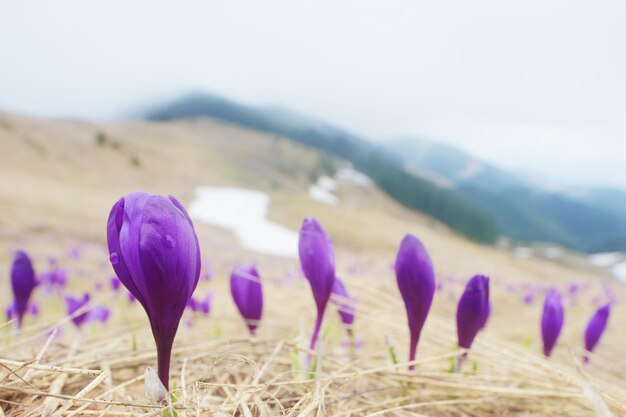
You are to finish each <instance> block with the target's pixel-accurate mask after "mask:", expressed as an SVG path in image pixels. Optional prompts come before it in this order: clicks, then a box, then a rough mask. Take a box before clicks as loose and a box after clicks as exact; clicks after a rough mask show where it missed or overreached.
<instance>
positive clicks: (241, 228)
mask: <svg viewBox="0 0 626 417" xmlns="http://www.w3.org/2000/svg"><path fill="white" fill-rule="evenodd" d="M269 203H270V198H269V196H268V195H267V194H266V193H263V192H260V191H254V190H248V189H245V188H233V187H197V188H196V190H195V198H194V199H193V200H192V201H191V204H190V205H189V216H190V217H191V218H192V219H194V220H198V221H200V222H202V223H206V224H210V225H214V226H219V227H223V228H224V229H227V230H230V231H232V232H233V233H234V234H235V236H236V237H237V240H239V243H240V244H241V246H242V247H244V248H245V249H248V250H251V251H253V252H258V253H262V254H266V255H272V256H281V257H286V258H295V257H296V256H297V252H298V233H297V232H295V231H293V230H291V229H288V228H287V227H285V226H282V225H280V224H277V223H272V222H271V221H269V220H268V219H267V212H268V208H269Z"/></svg>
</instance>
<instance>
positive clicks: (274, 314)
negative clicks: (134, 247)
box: [0, 115, 626, 417]
mask: <svg viewBox="0 0 626 417" xmlns="http://www.w3.org/2000/svg"><path fill="white" fill-rule="evenodd" d="M0 119H2V120H0V121H2V123H0V175H2V178H3V179H5V178H7V179H8V181H2V182H1V183H0V203H2V204H0V264H2V265H5V266H6V265H8V262H9V259H10V254H11V250H13V249H15V248H17V247H23V248H25V249H27V250H28V251H29V253H31V254H32V255H33V258H34V260H35V264H36V268H37V269H38V270H39V271H42V270H44V269H45V268H46V259H47V257H48V256H55V257H57V258H58V259H59V261H60V263H61V265H62V266H64V267H66V268H67V269H68V270H69V272H70V279H71V281H70V285H69V288H68V292H70V293H76V292H79V291H83V290H90V291H93V287H94V284H95V283H96V282H102V283H105V284H106V282H107V280H108V278H109V276H110V275H111V270H110V268H109V266H108V265H107V263H106V261H107V252H106V249H105V246H104V224H105V220H106V216H107V214H108V210H109V208H110V206H111V204H112V202H113V201H115V200H116V199H117V198H119V196H120V195H122V194H124V193H126V192H128V191H130V190H132V189H136V188H143V189H146V190H148V191H151V192H159V193H172V194H175V195H177V196H179V197H181V199H182V200H183V201H189V199H190V197H191V194H192V192H193V187H194V186H195V185H205V184H208V185H210V184H230V185H244V186H251V187H257V188H261V189H264V190H266V191H268V192H269V193H270V194H271V196H272V198H273V200H272V201H273V203H272V207H271V213H270V216H271V217H272V219H274V220H276V221H280V222H281V223H283V224H285V225H288V226H290V227H293V228H296V227H297V226H298V224H299V222H300V219H301V218H302V217H304V216H309V215H315V216H316V217H318V218H320V219H321V221H322V223H323V224H324V225H325V226H326V227H327V229H328V230H329V232H330V233H331V235H332V236H333V238H334V239H335V242H336V244H337V251H338V253H337V260H338V273H339V274H340V275H341V276H342V277H343V278H344V281H345V282H346V285H347V286H348V288H349V290H350V291H351V292H352V293H353V294H354V296H355V297H356V298H357V300H358V306H357V320H356V327H355V332H356V337H357V340H358V341H359V342H360V344H362V346H360V347H359V348H358V349H356V352H352V351H351V350H350V349H348V348H346V347H343V346H342V341H343V339H344V334H343V329H342V328H341V327H340V325H339V323H338V319H337V317H336V316H337V314H336V312H335V311H334V310H333V308H332V307H329V311H328V313H327V318H326V320H325V323H326V324H325V329H324V331H323V333H324V337H323V341H322V343H321V344H320V347H319V349H318V351H317V352H311V353H312V354H314V355H316V357H317V363H318V366H317V372H315V373H312V374H308V373H305V372H304V371H303V366H302V363H303V357H304V356H305V355H306V354H307V353H308V352H307V350H306V349H305V348H304V346H307V340H306V339H307V336H306V332H308V331H310V329H311V327H312V324H313V318H314V317H313V302H312V299H311V296H310V290H309V288H308V286H307V283H306V282H305V281H303V280H302V279H300V278H298V277H293V275H294V273H295V272H296V271H297V269H298V264H297V261H295V260H288V259H274V258H270V257H265V256H259V255H256V254H252V253H248V252H245V251H242V250H241V249H240V248H239V247H238V245H237V243H236V241H235V240H234V238H233V236H231V235H230V234H229V233H227V232H225V231H223V230H220V229H217V228H212V227H208V226H203V225H197V229H198V233H199V238H200V243H201V248H202V253H203V258H204V259H205V260H206V259H207V258H208V259H210V261H211V268H212V269H213V271H214V273H215V278H214V280H212V281H210V282H202V283H201V284H200V287H199V289H198V293H199V294H200V295H203V294H204V293H205V291H207V290H208V289H209V288H210V289H212V290H214V291H215V292H216V296H215V302H214V305H213V310H212V312H211V314H210V316H209V317H202V316H195V317H193V316H190V315H186V316H185V318H184V319H183V323H181V327H180V329H179V333H178V337H177V340H176V344H175V349H174V358H173V360H172V380H171V384H170V385H171V386H175V388H174V390H173V392H174V394H175V396H176V398H177V401H176V403H175V404H174V405H173V407H174V408H175V409H176V411H177V413H178V415H179V416H182V415H188V416H195V415H216V416H220V415H226V416H230V415H242V416H245V417H249V416H269V415H271V416H274V415H288V416H312V415H338V416H364V415H389V416H393V415H396V416H405V415H417V416H419V415H428V416H516V415H519V416H545V415H563V416H590V415H599V416H606V415H626V383H625V382H624V381H625V379H626V355H625V353H626V350H625V349H624V347H623V331H622V329H623V328H625V327H626V314H625V311H624V307H623V305H622V304H617V305H616V306H615V308H614V310H613V313H612V316H611V319H610V322H609V328H608V330H607V333H606V334H605V336H604V337H603V339H602V341H601V344H600V346H599V347H598V350H597V352H596V354H595V355H594V356H593V357H592V361H591V363H590V365H589V366H588V367H585V368H583V367H581V365H580V362H579V358H580V357H581V353H582V352H581V348H580V344H581V342H580V340H581V333H582V331H583V329H584V324H585V322H586V319H587V318H588V316H589V314H590V313H591V312H592V310H593V307H592V303H591V300H592V299H593V298H596V297H598V296H601V295H602V291H603V288H602V287H603V285H611V286H612V287H613V291H614V292H615V293H616V295H617V296H618V298H621V299H623V296H624V295H625V291H624V289H623V287H621V286H618V285H615V284H614V283H611V282H610V281H608V280H607V279H606V277H603V276H601V275H599V274H598V273H597V272H596V271H592V270H588V269H581V268H573V267H572V266H571V264H557V263H553V262H547V261H542V260H533V259H531V260H522V259H516V258H514V257H513V256H511V255H510V254H509V253H507V252H506V251H503V250H498V249H495V248H487V247H483V246H480V245H475V244H472V243H468V242H467V241H465V240H463V239H460V238H458V237H457V236H454V235H453V234H452V233H450V232H449V231H448V230H446V229H445V227H443V226H441V225H438V224H435V223H433V222H431V221H429V220H428V219H426V218H424V217H423V216H419V215H416V214H413V213H410V212H407V211H406V210H404V209H403V208H401V207H398V206H397V205H395V204H394V203H393V202H391V201H389V199H387V198H386V197H385V196H384V195H383V194H382V193H380V192H379V191H378V190H376V189H369V190H364V189H358V188H356V187H343V188H341V189H340V194H341V195H340V197H341V201H342V203H341V204H340V206H338V207H328V206H323V205H319V204H316V203H312V202H311V201H310V200H308V198H307V197H306V195H305V193H303V192H302V191H301V188H302V186H303V184H305V183H306V178H305V175H300V174H297V173H302V172H305V171H306V168H307V167H308V166H311V164H313V163H314V161H315V155H314V154H313V153H312V152H311V151H308V150H303V149H301V148H298V147H294V146H292V145H290V144H286V143H284V142H276V141H275V140H274V139H271V138H267V137H263V136H261V135H257V134H254V133H250V132H246V131H242V130H239V129H235V128H232V127H226V126H223V125H220V124H218V123H213V122H201V123H180V124H176V123H173V124H165V125H152V124H140V123H138V124H122V125H107V126H100V127H97V126H94V125H91V124H86V123H75V122H57V121H39V120H33V119H25V118H20V117H16V116H8V115H5V116H4V117H1V118H0ZM98 129H103V130H104V131H105V132H106V133H107V137H108V138H109V139H110V140H114V141H118V142H119V145H118V147H117V148H112V147H105V148H101V147H99V146H97V145H96V144H95V142H94V137H95V136H94V135H95V132H97V130H98ZM235 139H236V140H235ZM156 145H158V146H156ZM277 147H278V148H279V149H280V151H279V152H278V153H279V154H280V156H279V157H276V154H277V150H276V149H277ZM129 154H133V155H135V154H136V155H138V157H139V160H140V161H141V165H140V166H139V167H136V166H133V165H132V164H130V163H129V159H128V155H129ZM294 160H295V161H298V164H294V162H293V161H294ZM294 172H295V173H296V174H294ZM364 205H365V207H367V209H366V210H364V209H363V208H364ZM406 232H412V233H415V234H417V235H419V236H420V237H421V238H422V239H423V240H424V241H425V243H426V245H427V247H428V248H429V250H430V251H431V254H432V256H433V259H434V262H435V265H436V269H437V272H438V278H439V279H440V281H441V282H444V283H445V285H444V287H443V288H442V289H441V291H439V292H438V293H437V295H436V298H435V303H434V305H433V309H432V312H431V315H430V317H429V319H428V321H427V323H426V326H425V329H424V333H423V335H422V340H421V342H420V346H419V349H418V358H417V361H416V365H417V366H416V370H415V371H414V372H408V371H407V370H406V368H407V363H404V362H403V358H406V356H407V354H406V351H407V346H406V345H407V343H408V334H407V329H406V324H405V317H404V311H403V305H402V302H401V299H400V297H399V294H398V292H397V289H396V287H395V282H394V279H393V274H392V271H391V270H390V268H389V264H391V262H392V261H393V258H394V251H395V248H396V245H397V244H398V242H399V241H400V239H401V237H402V235H403V234H404V233H406ZM75 245H80V246H81V248H82V252H83V253H82V257H81V259H79V260H72V259H70V258H69V257H68V256H67V253H68V250H69V249H70V248H71V247H73V246H75ZM239 262H255V263H257V265H258V266H259V269H260V271H261V274H262V277H263V282H264V288H265V295H266V309H265V312H264V318H263V323H262V325H261V328H260V333H259V337H258V338H257V339H250V338H248V337H247V336H246V331H245V326H244V325H243V322H242V321H241V320H240V318H239V317H238V316H237V312H236V310H235V309H234V307H233V305H232V304H233V303H232V302H231V299H230V294H229V293H228V286H227V277H228V273H229V272H230V269H231V268H232V266H233V265H234V264H236V263H239ZM354 265H358V266H359V267H360V268H359V271H358V272H357V273H355V272H350V271H351V268H352V267H353V266H354ZM206 266H208V264H207V265H206ZM6 270H7V268H6V267H2V268H1V271H2V272H0V285H2V288H5V289H6V288H7V286H8V283H7V281H6V276H7V274H6ZM478 272H481V273H486V274H488V275H490V276H491V277H492V283H493V287H492V297H493V298H492V299H493V303H494V314H493V317H492V319H491V321H490V322H489V325H488V328H487V330H486V331H485V332H484V333H482V334H480V335H479V337H478V339H477V341H476V342H475V345H474V346H473V348H472V350H471V352H470V353H469V360H468V362H467V363H466V364H465V367H464V369H463V372H462V373H460V374H456V373H452V372H450V367H451V363H453V361H454V359H455V358H456V356H457V355H458V354H459V352H458V351H457V350H456V348H455V328H454V323H453V321H452V318H453V317H454V310H455V302H456V300H457V299H458V296H459V295H460V291H461V289H462V282H463V281H464V280H466V279H467V278H468V277H469V276H470V275H471V274H473V273H478ZM290 277H291V278H290ZM448 277H453V278H455V280H449V279H448ZM574 281H575V282H579V283H582V282H588V283H590V285H591V287H590V288H589V289H588V290H587V291H586V292H584V293H583V294H581V295H580V296H579V297H578V299H577V300H574V299H573V298H567V303H568V304H567V305H568V308H567V312H566V314H567V316H566V325H565V326H566V327H565V330H564V332H563V335H562V337H561V339H560V342H559V345H558V346H557V348H556V351H555V356H554V357H553V358H551V359H550V360H547V359H545V358H543V357H542V356H541V355H540V350H541V349H540V341H539V337H538V333H539V330H538V322H539V315H540V311H541V299H539V300H536V301H535V302H534V303H533V304H532V305H525V304H523V303H522V302H521V300H520V298H521V295H522V292H521V291H522V290H521V289H520V288H521V285H522V284H529V285H531V284H532V285H548V284H549V285H557V286H560V287H561V288H565V287H566V286H567V285H568V284H569V283H571V282H574ZM509 286H514V287H515V290H514V291H511V290H510V288H509ZM8 297H9V294H8V291H4V292H3V293H0V304H1V305H3V306H4V305H5V304H6V302H7V301H8ZM94 298H95V300H94V301H95V302H96V303H104V304H106V305H107V306H109V307H111V308H112V310H113V311H112V317H111V320H110V323H108V324H107V325H106V326H102V327H99V326H97V325H94V326H92V327H88V328H85V329H83V330H82V331H77V330H76V329H74V328H73V326H72V324H71V323H70V321H69V319H68V318H67V317H65V314H64V308H63V302H62V300H61V299H60V298H59V297H55V296H50V297H44V295H43V294H42V293H41V292H39V293H38V294H37V295H36V299H37V301H38V302H39V303H40V304H41V307H42V315H41V316H40V317H39V318H38V319H37V320H33V319H28V320H27V323H26V324H27V326H26V328H25V329H24V330H23V332H22V334H21V335H20V336H19V337H17V336H15V335H13V330H12V324H11V323H7V324H3V325H0V335H1V342H2V343H1V345H0V409H1V410H3V413H0V416H1V415H2V414H5V415H7V416H9V415H10V416H21V415H25V416H39V415H43V414H46V413H48V414H50V415H77V416H78V415H127V416H130V415H136V416H139V415H162V414H163V412H164V411H165V410H164V409H163V407H161V406H157V405H150V404H147V401H146V399H145V394H144V384H143V375H144V369H145V367H146V366H155V361H156V358H155V350H154V344H153V341H152V337H151V335H150V332H149V328H148V326H147V321H146V319H145V314H144V312H143V311H142V310H141V308H140V306H139V305H137V304H129V303H128V301H127V300H126V299H125V298H124V297H119V296H118V297H116V296H114V295H113V294H112V293H111V292H110V291H109V290H104V291H101V292H96V293H95V297H94ZM189 319H190V320H191V321H192V325H191V327H189V326H188V325H187V324H186V322H187V320H189ZM53 329H57V331H58V334H57V335H56V336H55V337H52V336H50V332H51V331H52V330H53ZM390 346H391V347H392V348H393V350H394V351H395V352H396V355H397V358H399V363H397V364H396V363H393V362H392V360H391V359H390V353H389V351H390Z"/></svg>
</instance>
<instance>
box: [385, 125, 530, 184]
mask: <svg viewBox="0 0 626 417" xmlns="http://www.w3.org/2000/svg"><path fill="white" fill-rule="evenodd" d="M385 145H386V146H387V148H388V149H390V150H391V151H392V152H393V153H395V154H396V155H397V156H398V158H400V159H401V160H402V162H403V164H404V167H405V168H406V169H407V170H409V171H411V172H414V173H416V174H418V175H424V176H426V177H429V178H433V179H434V180H435V181H437V182H439V183H441V184H444V185H445V186H447V187H449V188H454V187H458V186H460V185H464V186H469V187H475V188H479V189H481V190H488V191H497V190H502V189H508V188H515V187H521V186H525V185H526V184H525V182H524V181H523V180H520V179H519V178H518V177H517V176H515V175H513V174H510V173H508V172H506V171H503V170H501V169H500V168H497V167H495V166H493V165H491V164H488V163H486V162H484V161H482V160H480V159H478V158H475V157H473V156H471V155H469V154H468V153H466V152H464V151H462V150H460V149H458V148H455V147H454V146H450V145H446V144H442V143H438V142H433V141H429V140H425V139H421V138H409V137H403V138H397V139H392V140H389V141H387V142H385Z"/></svg>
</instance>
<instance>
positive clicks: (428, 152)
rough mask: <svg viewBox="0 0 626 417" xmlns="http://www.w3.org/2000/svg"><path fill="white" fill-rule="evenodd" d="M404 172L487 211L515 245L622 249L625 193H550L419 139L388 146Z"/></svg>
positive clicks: (625, 224) (625, 228)
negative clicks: (533, 243) (442, 186)
mask: <svg viewBox="0 0 626 417" xmlns="http://www.w3.org/2000/svg"><path fill="white" fill-rule="evenodd" d="M387 147H388V149H390V152H392V153H394V154H395V156H396V157H398V158H399V159H400V160H401V161H402V163H403V166H404V167H405V169H407V170H409V171H411V172H414V173H416V174H418V175H423V176H424V177H425V178H437V181H438V183H440V184H445V185H446V186H447V187H448V188H450V189H451V190H456V192H457V194H458V195H459V196H461V197H462V198H464V199H465V201H467V202H469V203H471V204H473V205H474V206H475V207H478V208H480V209H481V210H483V211H484V212H486V213H489V214H490V215H492V216H493V218H494V219H495V220H496V222H497V224H498V226H499V229H500V230H501V231H502V233H503V234H505V235H507V236H509V237H511V238H512V239H513V240H516V241H519V242H531V241H549V242H555V243H558V244H561V245H564V246H567V247H570V248H573V249H577V250H581V251H585V252H601V251H609V250H625V249H626V193H625V192H621V191H617V190H611V189H584V190H577V191H576V192H571V193H566V192H548V191H546V190H543V189H541V188H539V187H537V186H535V185H532V184H531V183H530V182H526V181H525V180H524V179H522V178H519V177H517V176H516V175H514V174H511V173H508V172H506V171H504V170H502V169H500V168H497V167H495V166H493V165H491V164H488V163H486V162H484V161H481V160H480V159H477V158H475V157H473V156H471V155H469V154H467V153H465V152H463V151H461V150H459V149H457V148H454V147H452V146H449V145H442V144H438V143H435V142H430V141H426V140H423V139H417V138H410V139H408V138H402V139H396V140H392V141H389V142H388V143H387Z"/></svg>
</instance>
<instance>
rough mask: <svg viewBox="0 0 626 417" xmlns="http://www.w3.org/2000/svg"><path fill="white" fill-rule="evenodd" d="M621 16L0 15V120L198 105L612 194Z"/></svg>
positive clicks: (346, 12)
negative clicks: (422, 145)
mask: <svg viewBox="0 0 626 417" xmlns="http://www.w3.org/2000/svg"><path fill="white" fill-rule="evenodd" d="M625 22H626V2H623V1H621V0H615V1H588V0H582V1H578V0H567V1H545V0H543V1H532V0H527V1H523V2H515V5H513V2H502V1H480V0H475V1H457V2H451V1H422V0H407V1H375V0H357V1H342V0H328V1H327V0H312V1H307V2H304V1H293V0H285V1H267V0H264V1H252V0H247V1H237V0H224V1H221V2H217V1H209V0H199V1H191V0H185V1H181V2H174V1H167V2H166V1H154V0H152V1H132V0H120V1H118V0H108V1H102V2H99V4H97V5H96V4H95V2H90V1H84V0H76V1H66V0H55V1H3V2H1V3H0V108H2V109H4V110H10V111H17V112H23V113H28V114H33V115H42V116H55V117H56V116H62V117H68V116H71V117H81V118H98V119H102V118H116V117H120V116H123V115H125V114H128V113H129V112H130V111H133V110H137V109H140V108H141V107H142V106H143V105H145V104H148V103H152V102H153V101H154V100H156V99H164V98H168V97H174V96H176V95H178V94H180V93H183V92H187V91H190V90H195V89H200V90H206V91H212V92H215V93H218V94H222V95H224V96H227V97H230V98H233V99H237V100H241V101H244V102H247V103H250V104H277V105H281V106H283V107H288V108H292V109H294V110H297V111H300V112H303V113H306V114H310V115H312V116H316V117H318V118H322V119H325V120H328V121H331V122H334V123H336V124H338V125H339V126H342V127H345V128H348V129H350V130H354V131H356V132H359V133H362V134H364V135H366V136H368V137H370V138H372V139H383V138H387V137H392V136H396V135H402V136H407V135H415V136H420V137H427V138H430V139H435V140H439V141H444V142H448V143H451V144H454V145H457V146H459V147H461V148H463V149H465V150H468V151H470V152H472V153H474V154H475V155H477V156H480V157H483V158H485V159H487V160H489V161H493V162H496V163H498V164H499V165H500V166H503V167H506V168H509V169H512V170H522V171H526V172H529V173H533V174H534V175H535V176H536V177H538V178H541V179H542V180H543V181H545V182H546V183H548V182H553V181H555V182H557V183H560V182H564V183H566V184H603V185H613V186H618V187H620V188H626V24H625Z"/></svg>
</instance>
